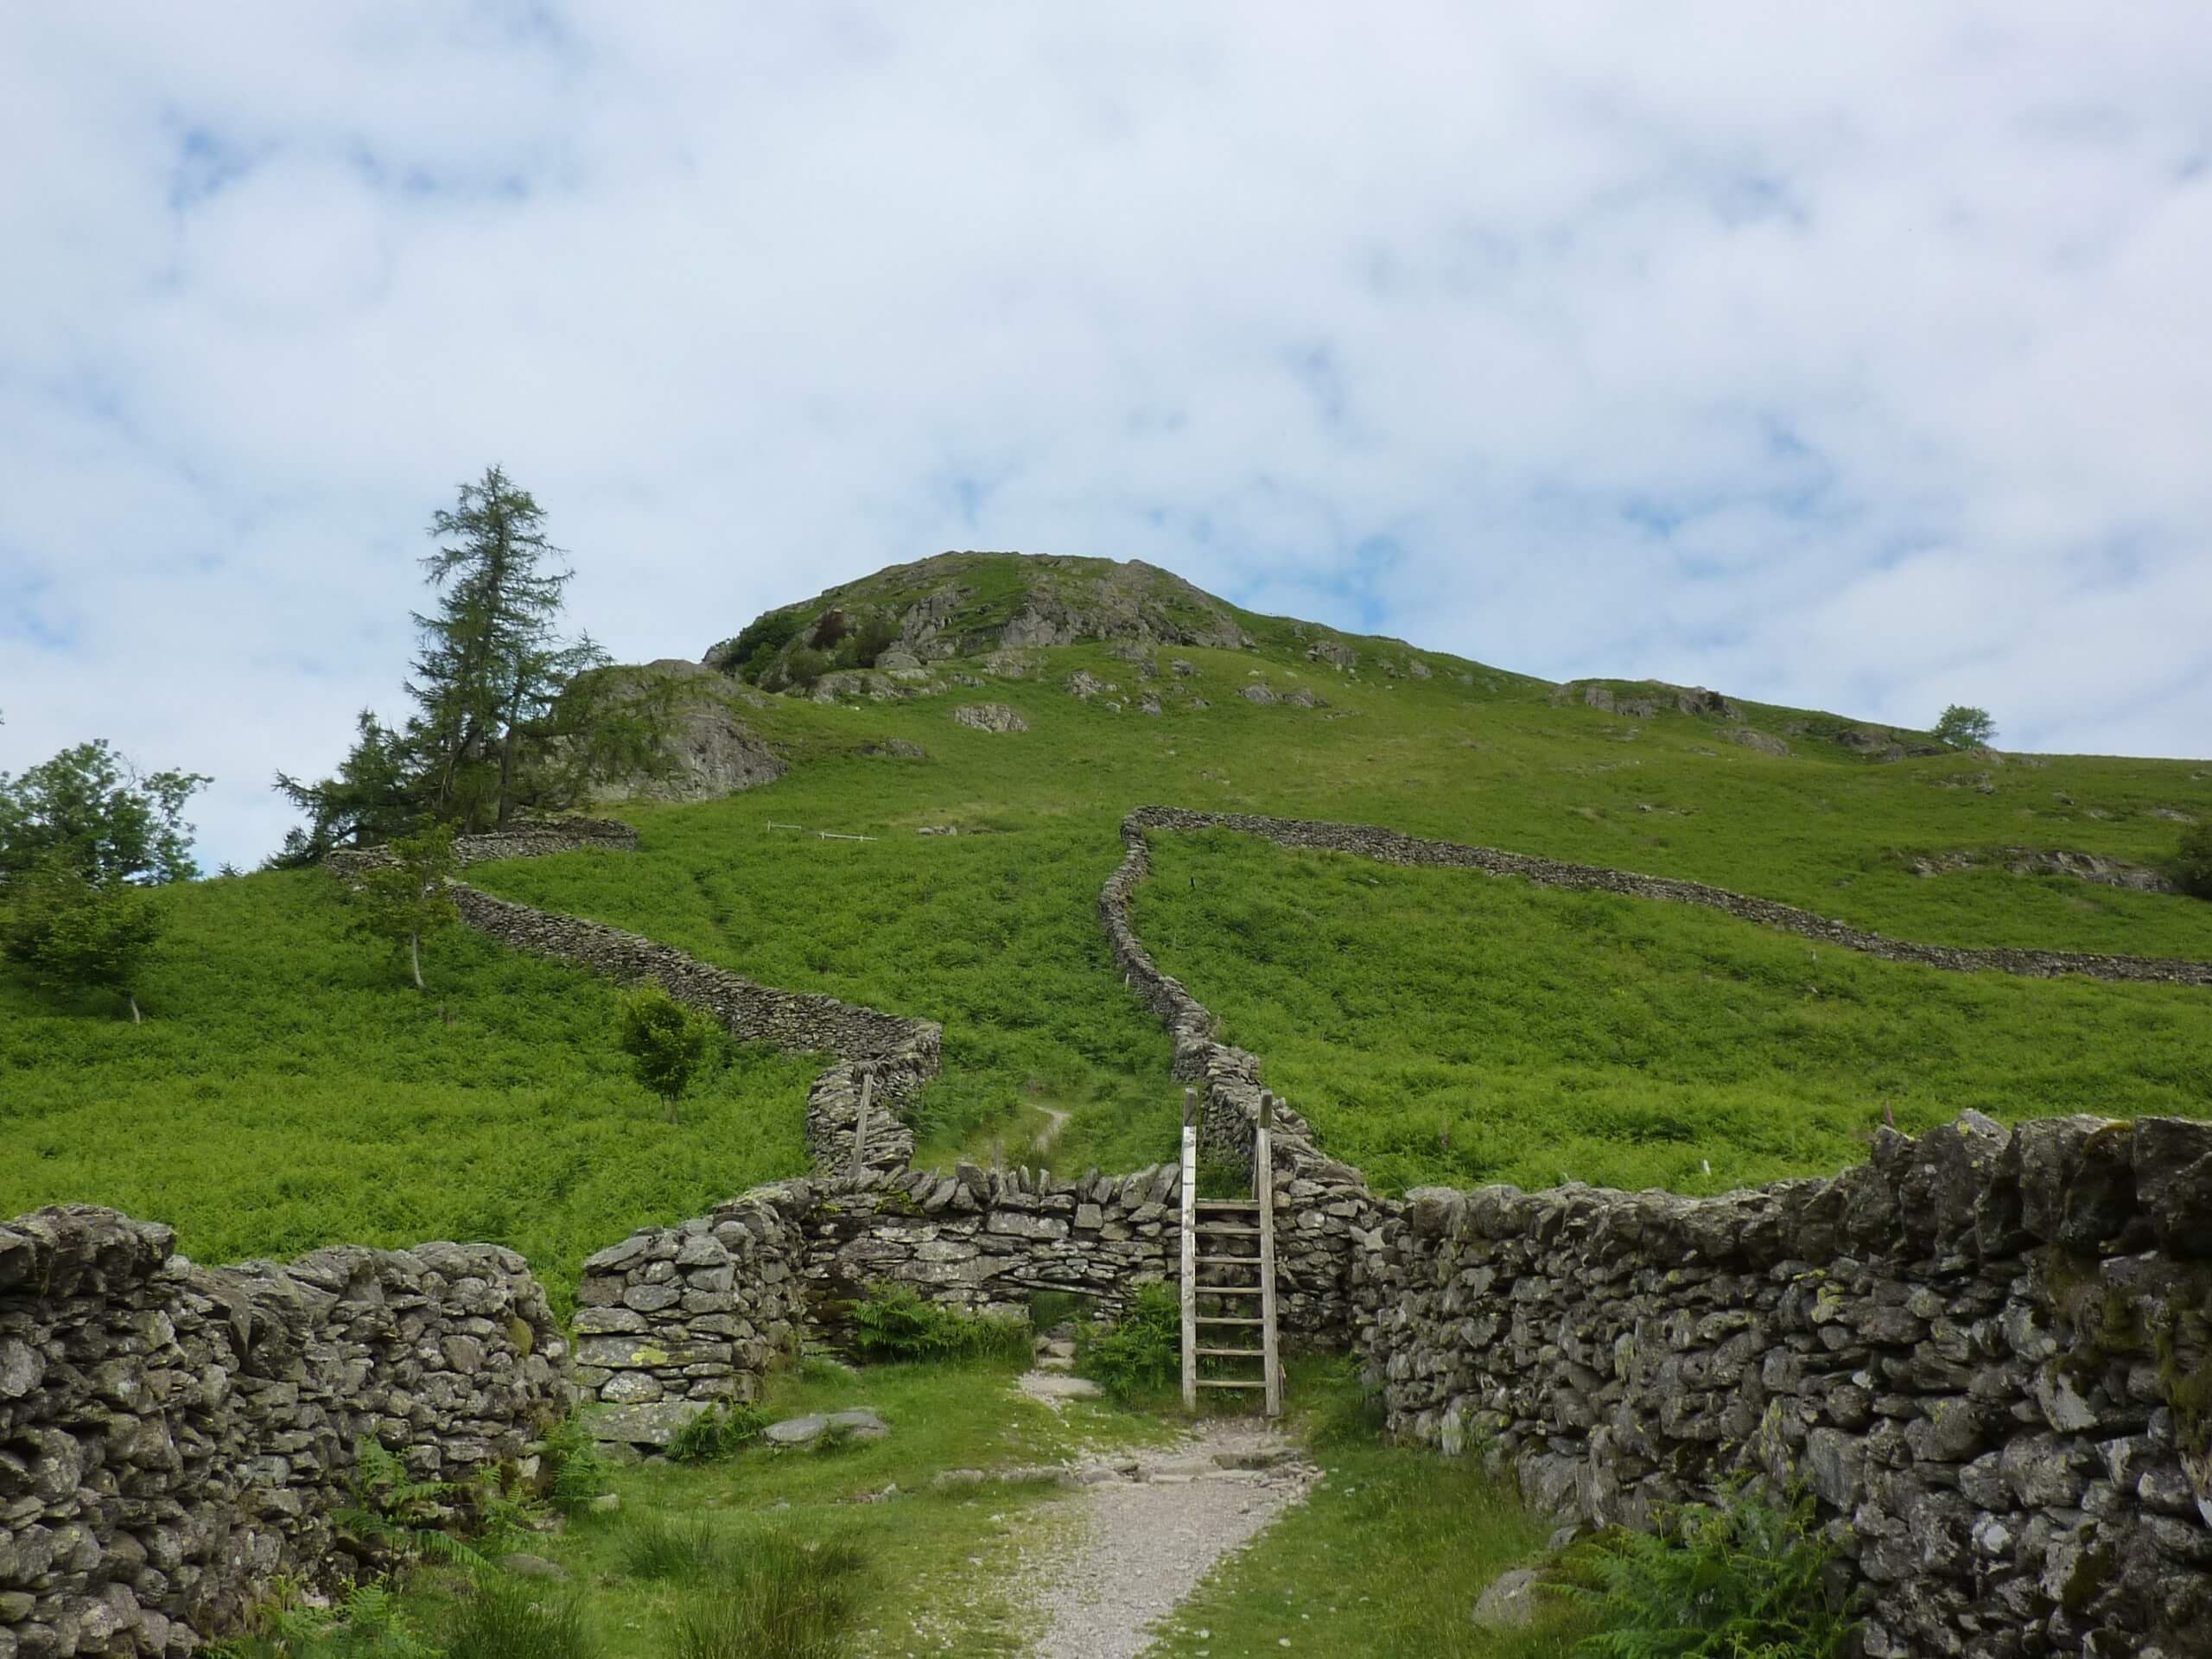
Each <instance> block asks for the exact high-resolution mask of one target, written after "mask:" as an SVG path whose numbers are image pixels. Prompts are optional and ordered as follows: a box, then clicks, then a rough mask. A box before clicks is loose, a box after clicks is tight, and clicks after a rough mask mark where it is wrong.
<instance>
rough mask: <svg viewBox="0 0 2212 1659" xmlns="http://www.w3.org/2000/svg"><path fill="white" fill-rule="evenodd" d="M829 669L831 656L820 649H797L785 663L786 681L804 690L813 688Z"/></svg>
mask: <svg viewBox="0 0 2212 1659" xmlns="http://www.w3.org/2000/svg"><path fill="white" fill-rule="evenodd" d="M828 672H829V656H828V655H827V654H826V653H825V652H819V651H812V650H804V649H803V650H799V651H795V652H791V657H790V658H789V659H788V660H787V661H785V664H784V677H785V681H786V682H787V683H790V684H791V685H795V686H797V687H798V689H799V690H802V691H811V690H814V685H815V682H816V681H817V680H819V679H820V678H821V677H823V675H824V674H827V673H828Z"/></svg>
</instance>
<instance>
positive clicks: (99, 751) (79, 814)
mask: <svg viewBox="0 0 2212 1659" xmlns="http://www.w3.org/2000/svg"><path fill="white" fill-rule="evenodd" d="M209 781H210V780H209V779H207V778H206V777H204V776H202V775H201V774H200V773H199V772H155V773H154V774H152V775H151V776H150V777H143V778H142V777H140V776H139V775H138V774H137V772H135V771H134V770H133V769H132V767H131V766H130V762H129V761H127V760H124V758H123V757H122V756H121V755H119V754H118V753H116V752H115V751H114V749H113V748H111V747H110V746H109V744H108V741H107V740H106V739H105V738H97V739H95V740H94V741H92V742H90V743H79V744H78V745H77V746H76V747H73V748H67V749H64V750H62V751H61V753H59V754H57V755H55V756H54V758H53V759H52V760H48V761H44V762H41V764H40V765H38V766H33V767H31V768H30V770H29V771H28V772H24V773H23V774H22V777H20V778H15V779H10V777H9V776H8V774H7V773H6V772H0V882H4V881H5V880H7V879H8V878H10V877H11V876H16V875H20V874H23V873H25V872H27V871H29V870H30V869H31V868H33V867H35V866H36V865H39V864H41V863H43V862H44V861H47V860H48V859H49V858H51V857H54V856H56V855H58V856H60V858H61V859H62V860H63V861H65V862H66V863H67V865H68V866H69V867H70V868H73V869H74V870H76V871H77V872H78V873H79V874H81V875H82V876H83V877H84V878H85V880H86V881H88V882H90V883H91V884H92V885H93V886H95V887H101V886H105V885H108V884H110V883H114V882H130V883H134V884H137V885H142V886H143V885H152V884H157V883H160V882H163V881H184V880H190V879H191V878H192V877H193V876H194V875H196V874H199V871H198V869H197V868H196V867H195V866H194V863H193V861H192V826H191V825H190V824H188V823H185V822H184V807H185V803H186V802H187V801H188V800H189V799H191V798H192V796H193V794H194V792H195V791H198V790H200V789H201V788H202V787H204V786H205V785H207V783H208V782H209Z"/></svg>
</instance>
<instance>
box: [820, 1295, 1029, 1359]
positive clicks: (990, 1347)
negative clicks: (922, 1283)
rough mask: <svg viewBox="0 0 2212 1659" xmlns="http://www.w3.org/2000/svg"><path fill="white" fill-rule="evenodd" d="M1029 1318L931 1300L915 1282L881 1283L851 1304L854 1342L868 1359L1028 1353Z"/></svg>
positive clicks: (1023, 1356)
mask: <svg viewBox="0 0 2212 1659" xmlns="http://www.w3.org/2000/svg"><path fill="white" fill-rule="evenodd" d="M1029 1341H1030V1338H1029V1324H1028V1321H1027V1320H1026V1319H1012V1318H1006V1317H985V1316H983V1315H980V1314H976V1313H963V1312H962V1311H961V1310H960V1309H958V1308H957V1307H947V1306H945V1305H944V1303H942V1302H933V1301H931V1300H928V1299H927V1298H926V1297H925V1296H923V1295H922V1294H920V1293H919V1292H918V1291H916V1290H915V1289H914V1287H912V1286H911V1285H878V1286H877V1287H875V1288H874V1289H873V1290H871V1291H870V1292H868V1295H867V1296H866V1298H864V1299H863V1300H861V1301H858V1302H855V1304H854V1305H853V1346H854V1347H855V1348H856V1349H858V1350H859V1351H861V1354H863V1355H865V1356H866V1357H868V1358H869V1359H876V1360H900V1359H1026V1358H1027V1357H1028V1355H1029Z"/></svg>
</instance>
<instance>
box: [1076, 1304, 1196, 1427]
mask: <svg viewBox="0 0 2212 1659" xmlns="http://www.w3.org/2000/svg"><path fill="white" fill-rule="evenodd" d="M1182 1368H1183V1303H1182V1297H1181V1294H1180V1293H1179V1291H1178V1290H1177V1289H1176V1287H1174V1286H1173V1285H1168V1284H1162V1283H1160V1282H1157V1281H1154V1282H1153V1283H1150V1284H1143V1285H1140V1286H1138V1287H1137V1290H1136V1294H1135V1295H1134V1296H1132V1297H1131V1298H1130V1299H1129V1305H1128V1308H1127V1309H1126V1310H1125V1311H1124V1312H1123V1313H1122V1317H1121V1318H1120V1319H1116V1320H1115V1321H1114V1322H1113V1323H1112V1324H1110V1325H1093V1324H1089V1323H1085V1324H1084V1325H1077V1327H1076V1338H1075V1369H1076V1375H1077V1376H1087V1377H1089V1378H1090V1380H1091V1381H1092V1382H1094V1383H1097V1384H1098V1385H1099V1386H1100V1387H1101V1388H1103V1389H1105V1390H1106V1392H1107V1393H1108V1394H1109V1395H1112V1396H1113V1397H1114V1398H1115V1399H1116V1400H1118V1401H1121V1402H1122V1403H1123V1404H1125V1405H1127V1404H1130V1403H1134V1402H1139V1401H1156V1400H1157V1399H1158V1398H1159V1397H1160V1395H1164V1394H1166V1392H1167V1391H1168V1390H1170V1389H1175V1388H1178V1387H1179V1386H1180V1379H1181V1376H1182Z"/></svg>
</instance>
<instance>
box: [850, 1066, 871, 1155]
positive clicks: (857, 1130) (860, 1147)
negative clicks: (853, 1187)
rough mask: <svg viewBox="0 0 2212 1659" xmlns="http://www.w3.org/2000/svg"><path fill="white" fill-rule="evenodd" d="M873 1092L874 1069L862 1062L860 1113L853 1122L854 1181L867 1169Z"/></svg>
mask: <svg viewBox="0 0 2212 1659" xmlns="http://www.w3.org/2000/svg"><path fill="white" fill-rule="evenodd" d="M874 1092H875V1067H874V1066H873V1065H868V1064H866V1063H865V1062H863V1063H862V1065H861V1113H860V1116H858V1117H856V1118H855V1119H854V1120H853V1170H852V1175H853V1179H855V1180H856V1181H857V1180H858V1179H860V1178H861V1174H862V1173H864V1172H865V1171H866V1170H867V1168H868V1106H869V1104H870V1102H871V1097H872V1096H873V1095H874Z"/></svg>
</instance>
